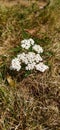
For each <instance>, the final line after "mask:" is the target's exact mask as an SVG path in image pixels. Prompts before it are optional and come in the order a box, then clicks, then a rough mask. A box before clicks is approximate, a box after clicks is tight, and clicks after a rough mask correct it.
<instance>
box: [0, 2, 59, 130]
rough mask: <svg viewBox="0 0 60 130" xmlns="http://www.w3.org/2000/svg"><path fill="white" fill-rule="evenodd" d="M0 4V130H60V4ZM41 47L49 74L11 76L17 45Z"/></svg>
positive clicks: (18, 50) (22, 73)
mask: <svg viewBox="0 0 60 130" xmlns="http://www.w3.org/2000/svg"><path fill="white" fill-rule="evenodd" d="M38 2H39V1H31V2H30V1H29V2H27V0H26V2H25V1H20V2H19V1H18V2H17V3H15V2H12V1H11V2H10V3H9V2H0V130H60V69H59V68H60V1H59V0H51V3H50V4H49V5H48V6H46V7H44V8H43V9H41V5H42V6H44V5H45V3H44V2H43V3H38ZM29 37H32V38H33V39H34V40H35V41H36V42H37V43H38V44H40V45H41V46H42V47H43V49H44V53H43V55H42V57H43V59H44V62H45V63H46V64H47V65H48V66H49V70H48V71H46V72H44V73H43V74H42V73H40V72H33V73H31V74H30V75H29V74H28V73H25V72H19V73H16V72H10V70H9V66H10V63H11V59H12V58H13V57H14V56H16V55H17V54H18V53H19V52H20V48H19V45H20V41H21V40H22V39H24V38H29Z"/></svg>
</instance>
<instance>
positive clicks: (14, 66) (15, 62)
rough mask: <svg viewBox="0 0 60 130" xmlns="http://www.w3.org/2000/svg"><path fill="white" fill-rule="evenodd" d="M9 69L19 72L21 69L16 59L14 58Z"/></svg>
mask: <svg viewBox="0 0 60 130" xmlns="http://www.w3.org/2000/svg"><path fill="white" fill-rule="evenodd" d="M10 69H11V70H12V69H13V70H17V71H19V70H20V69H21V65H20V62H19V60H18V58H15V59H13V60H12V62H11V66H10Z"/></svg>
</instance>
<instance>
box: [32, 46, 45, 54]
mask: <svg viewBox="0 0 60 130" xmlns="http://www.w3.org/2000/svg"><path fill="white" fill-rule="evenodd" d="M33 50H34V51H36V52H37V53H43V49H42V47H41V46H40V45H37V44H35V45H34V46H33Z"/></svg>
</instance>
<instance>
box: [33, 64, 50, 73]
mask: <svg viewBox="0 0 60 130" xmlns="http://www.w3.org/2000/svg"><path fill="white" fill-rule="evenodd" d="M35 67H36V70H38V71H40V72H44V71H45V70H47V69H48V68H49V67H48V66H47V65H44V64H43V63H39V64H37V65H36V66H35Z"/></svg>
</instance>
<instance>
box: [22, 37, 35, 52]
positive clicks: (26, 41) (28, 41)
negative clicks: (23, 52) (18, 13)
mask: <svg viewBox="0 0 60 130" xmlns="http://www.w3.org/2000/svg"><path fill="white" fill-rule="evenodd" d="M31 45H34V40H33V39H32V38H30V39H24V40H22V41H21V47H22V48H24V49H27V50H28V49H29V48H30V47H31Z"/></svg>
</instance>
